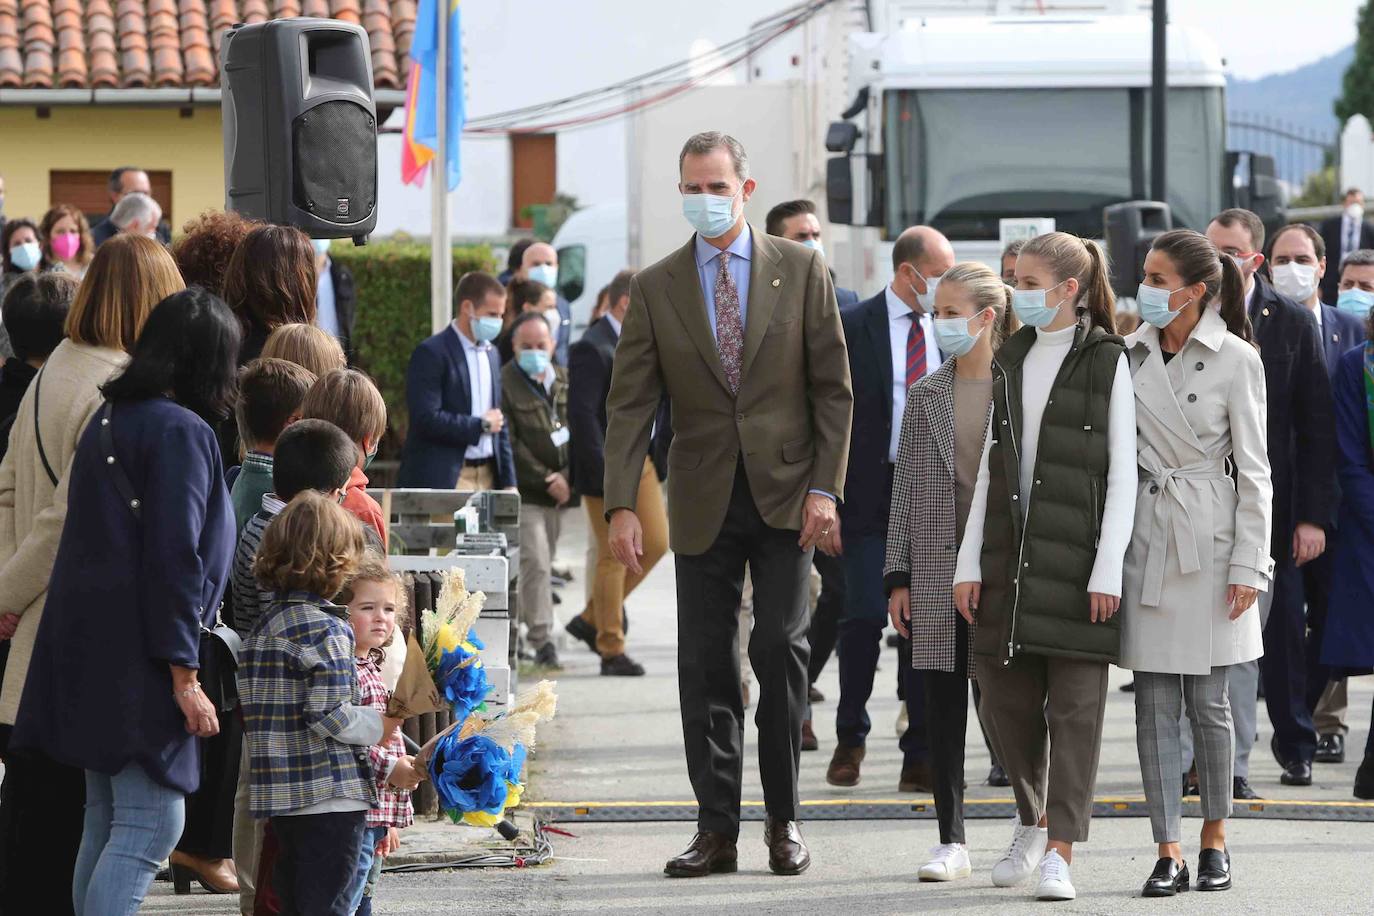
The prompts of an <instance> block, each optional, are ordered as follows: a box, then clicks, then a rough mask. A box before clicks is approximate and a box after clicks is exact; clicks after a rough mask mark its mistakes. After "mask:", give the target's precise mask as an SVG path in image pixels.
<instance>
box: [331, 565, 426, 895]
mask: <svg viewBox="0 0 1374 916" xmlns="http://www.w3.org/2000/svg"><path fill="white" fill-rule="evenodd" d="M338 601H339V603H340V604H343V605H347V606H348V622H349V624H350V625H351V626H352V627H353V644H354V655H355V656H356V658H357V663H358V684H359V685H360V686H361V688H362V695H363V703H364V704H366V705H368V706H371V707H372V708H373V709H376V710H377V711H378V712H385V711H386V704H387V699H388V698H389V697H390V692H389V691H388V690H387V689H386V685H385V684H384V683H383V682H382V673H381V667H380V666H381V662H382V660H383V659H384V658H385V657H386V655H387V654H388V653H389V650H388V649H387V648H386V647H387V646H389V645H391V643H393V642H394V641H395V637H396V636H398V635H400V631H399V630H398V628H397V624H398V618H400V617H403V616H404V613H405V604H404V601H405V598H404V593H403V592H402V591H401V582H400V580H399V579H397V578H396V574H395V573H393V572H392V571H391V570H390V569H388V568H387V565H386V557H384V556H382V555H381V554H379V553H376V552H373V551H368V552H367V554H366V555H365V556H364V558H363V562H362V565H361V566H359V567H358V572H357V574H356V575H355V576H354V577H353V580H352V581H351V582H349V583H348V585H346V586H344V590H343V591H342V592H341V593H340V594H339V599H338ZM401 638H402V639H404V637H403V636H402V637H401ZM368 753H369V756H370V758H371V761H372V776H373V779H375V780H376V783H377V798H378V802H377V807H375V808H373V809H372V810H371V811H369V812H368V813H367V833H366V834H364V836H363V849H362V853H361V854H360V855H359V857H358V871H357V873H356V874H355V875H354V878H353V890H352V892H351V895H350V897H349V909H348V912H350V913H355V914H356V916H371V913H372V897H373V896H374V894H373V889H374V888H375V887H376V884H377V878H378V877H379V876H380V875H381V866H382V859H384V858H386V857H387V856H389V855H391V853H393V852H395V850H396V848H397V846H399V845H400V840H399V838H398V837H397V831H398V830H401V829H404V828H406V827H409V826H410V825H411V824H412V823H414V821H415V815H414V809H413V807H412V806H411V802H410V790H411V789H413V788H415V786H417V785H419V783H420V781H421V780H422V779H423V778H424V775H423V772H422V771H421V770H418V769H416V766H415V758H414V757H412V756H410V755H408V754H407V753H406V747H405V742H404V741H403V740H402V739H401V736H400V735H399V734H395V735H392V737H391V740H390V741H388V742H387V743H386V744H377V745H373V747H372V749H371V750H370V751H369V752H368Z"/></svg>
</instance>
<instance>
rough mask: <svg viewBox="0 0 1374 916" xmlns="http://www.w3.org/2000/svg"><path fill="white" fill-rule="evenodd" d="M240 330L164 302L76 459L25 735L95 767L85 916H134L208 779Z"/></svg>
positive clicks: (89, 793) (189, 299) (214, 314)
mask: <svg viewBox="0 0 1374 916" xmlns="http://www.w3.org/2000/svg"><path fill="white" fill-rule="evenodd" d="M239 334H240V332H239V327H238V322H237V321H236V320H235V319H234V316H233V314H232V313H231V312H230V311H229V309H228V308H227V307H226V306H225V304H224V303H223V302H222V301H220V300H219V299H218V298H217V297H215V296H214V295H212V294H210V293H207V292H205V291H203V290H199V289H193V290H186V291H184V292H180V293H176V294H175V295H172V296H168V297H167V298H166V299H164V300H163V301H162V302H161V303H159V304H158V306H157V308H155V309H154V310H153V313H152V315H151V316H150V317H149V318H148V322H147V324H146V325H145V326H144V329H143V333H142V335H141V336H140V337H139V339H138V343H137V344H136V345H135V347H134V351H133V355H132V358H131V360H130V362H129V365H128V367H127V368H126V369H125V370H124V371H123V372H122V373H121V374H120V375H118V376H117V377H116V378H115V379H114V380H113V381H111V382H109V383H108V384H106V385H105V386H104V388H103V389H102V392H103V393H104V395H105V403H104V405H103V406H102V407H101V408H100V410H99V411H98V412H97V414H96V416H95V418H94V419H93V420H92V421H91V423H90V425H89V426H87V427H86V431H85V432H84V433H83V434H82V436H81V440H80V442H79V444H78V445H77V448H76V455H75V457H74V458H73V460H72V474H71V485H70V489H69V491H68V494H67V505H68V508H67V524H66V526H65V527H64V528H63V531H62V541H61V545H60V546H59V547H58V551H57V562H56V563H55V564H54V566H53V573H52V582H51V586H50V588H49V593H48V604H47V610H46V613H45V614H44V616H43V622H42V624H41V625H40V627H39V631H38V638H37V640H36V642H35V645H34V652H33V660H32V663H31V665H30V667H29V675H28V681H27V683H26V685H25V694H24V703H23V705H22V706H21V707H20V710H19V718H18V721H17V722H16V723H15V727H14V737H13V740H12V743H13V745H14V746H15V747H16V748H26V747H27V748H35V749H38V750H40V751H42V752H43V753H44V754H46V755H47V756H49V757H51V758H52V759H54V760H56V761H58V762H60V763H62V764H65V765H66V766H73V767H81V768H82V769H84V770H85V771H86V815H85V827H84V832H83V834H82V838H81V849H80V852H79V854H78V856H77V860H76V869H75V874H74V877H73V880H72V885H71V887H72V902H73V904H74V906H75V909H76V912H77V913H78V914H95V913H112V914H113V913H129V912H133V911H134V910H136V909H137V908H138V906H139V903H140V902H141V901H142V899H143V895H144V893H145V892H146V891H147V889H148V884H149V883H150V882H151V881H152V879H153V875H154V873H155V872H156V871H157V867H158V865H159V863H161V862H162V861H163V859H165V858H166V857H167V855H168V854H169V853H170V852H171V851H172V848H173V846H174V845H175V844H176V841H177V838H178V837H180V836H181V831H182V824H183V819H184V816H185V796H186V795H187V794H188V793H191V792H194V791H195V790H196V787H197V785H198V784H199V781H200V777H201V772H200V769H201V768H200V753H199V748H198V746H197V742H196V741H195V740H194V739H195V738H207V737H210V736H212V735H215V734H216V733H217V732H218V731H219V729H220V722H219V718H218V716H217V714H216V708H215V704H213V703H212V702H210V700H209V699H208V698H207V696H206V694H205V692H204V691H203V690H202V687H201V684H200V682H199V680H198V669H199V668H200V658H201V655H200V643H201V631H202V627H213V626H214V625H215V623H216V615H217V609H218V607H219V604H220V598H221V597H222V595H223V593H224V586H225V583H226V581H227V579H228V574H229V562H230V558H231V556H232V554H233V549H234V513H233V509H232V508H231V506H230V504H229V493H228V491H227V490H226V489H225V486H224V480H223V478H222V477H221V475H220V469H219V450H218V448H217V447H216V445H215V436H214V431H213V430H212V429H211V427H210V424H211V423H212V422H217V421H219V420H222V419H223V418H224V417H225V416H227V415H228V412H229V408H230V405H231V404H232V399H233V395H234V379H235V366H236V360H237V357H238V349H239ZM95 609H99V613H94V612H93V611H94V610H95ZM210 638H213V637H210Z"/></svg>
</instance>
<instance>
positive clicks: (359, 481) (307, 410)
mask: <svg viewBox="0 0 1374 916" xmlns="http://www.w3.org/2000/svg"><path fill="white" fill-rule="evenodd" d="M301 416H303V417H308V418H311V419H316V420H328V421H329V422H330V423H333V424H334V425H335V426H337V427H339V429H342V430H343V431H344V432H346V433H348V437H349V438H350V439H352V440H353V443H354V444H355V445H356V446H357V458H356V462H355V465H356V466H355V467H354V469H353V474H352V476H351V477H350V478H349V479H348V487H347V488H346V490H345V491H344V499H343V507H344V508H345V509H347V510H348V511H349V512H351V513H353V514H354V515H355V516H357V517H358V518H359V519H360V520H361V521H362V522H363V523H364V524H366V525H368V526H370V527H371V528H372V529H373V530H374V531H376V532H377V536H378V537H379V538H381V540H382V546H383V553H385V547H386V544H387V520H386V519H384V518H382V507H381V506H379V505H377V501H376V500H375V499H373V498H372V497H371V496H368V495H367V475H366V474H364V473H363V471H365V470H366V469H367V466H368V465H369V464H371V463H372V459H373V458H376V457H377V449H378V448H379V447H380V446H381V442H382V435H383V434H384V433H385V432H386V401H384V400H382V393H381V392H380V391H378V390H377V386H376V385H374V384H372V379H370V378H368V377H367V376H366V375H364V374H363V373H361V372H359V371H358V370H357V369H335V370H334V371H333V372H329V373H326V374H325V375H322V376H320V378H319V379H318V380H317V381H316V382H315V384H313V385H311V386H310V390H309V391H308V392H306V395H305V402H304V403H303V404H302V405H301Z"/></svg>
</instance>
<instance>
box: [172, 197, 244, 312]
mask: <svg viewBox="0 0 1374 916" xmlns="http://www.w3.org/2000/svg"><path fill="white" fill-rule="evenodd" d="M258 225H260V224H259V223H256V222H253V221H252V220H247V219H244V218H243V217H242V216H240V215H239V214H237V213H235V212H234V211H233V210H206V211H205V212H204V213H202V214H201V215H200V216H197V217H196V218H195V219H193V220H190V221H189V222H187V223H186V225H184V226H182V227H181V233H182V234H181V237H180V238H178V239H177V240H176V242H175V243H174V244H173V245H172V257H174V258H176V261H177V267H179V268H180V269H181V276H182V277H183V278H184V279H185V280H186V285H187V286H199V287H200V288H201V289H206V290H209V291H210V292H212V293H214V294H215V295H216V296H223V295H224V278H225V275H226V274H227V273H228V271H229V262H230V260H232V259H233V257H234V251H235V249H237V248H238V246H239V243H240V242H242V241H243V240H244V239H245V238H247V236H248V233H250V232H252V231H253V229H254V227H256V226H258Z"/></svg>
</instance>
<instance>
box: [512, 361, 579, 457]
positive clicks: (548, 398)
mask: <svg viewBox="0 0 1374 916" xmlns="http://www.w3.org/2000/svg"><path fill="white" fill-rule="evenodd" d="M520 375H521V377H522V378H524V380H525V384H527V385H529V386H530V387H531V388H533V389H534V392H535V394H538V395H539V396H540V400H542V401H543V402H544V407H545V409H547V410H548V412H549V425H550V426H551V427H552V429H551V430H550V431H549V441H550V442H552V443H553V447H554V448H560V449H561V448H562V447H563V446H565V445H567V444H568V440H569V439H571V438H572V433H570V432H569V431H568V427H566V426H564V425H563V423H562V422H560V421H559V419H558V409H557V405H556V404H555V403H554V394H553V389H552V388H548V389H544V383H543V382H541V381H536V380H535V379H532V378H530V377H529V375H528V374H527V373H524V372H521V373H520ZM541 389H544V390H541Z"/></svg>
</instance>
